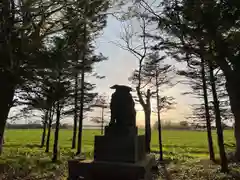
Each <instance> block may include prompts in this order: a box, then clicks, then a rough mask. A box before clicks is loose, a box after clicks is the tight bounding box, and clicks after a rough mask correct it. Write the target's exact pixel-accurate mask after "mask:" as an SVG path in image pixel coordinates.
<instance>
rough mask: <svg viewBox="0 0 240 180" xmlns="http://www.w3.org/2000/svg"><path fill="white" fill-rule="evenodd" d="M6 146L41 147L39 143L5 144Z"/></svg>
mask: <svg viewBox="0 0 240 180" xmlns="http://www.w3.org/2000/svg"><path fill="white" fill-rule="evenodd" d="M4 147H9V148H17V147H18V148H20V147H21V148H41V147H40V145H39V144H7V143H6V144H4Z"/></svg>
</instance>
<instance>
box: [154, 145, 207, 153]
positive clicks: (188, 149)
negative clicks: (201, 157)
mask: <svg viewBox="0 0 240 180" xmlns="http://www.w3.org/2000/svg"><path fill="white" fill-rule="evenodd" d="M152 147H156V148H158V146H157V145H153V146H152ZM164 148H167V149H171V148H179V149H182V150H181V152H187V153H193V154H208V153H209V152H208V150H206V148H205V147H204V146H194V147H191V146H187V145H164ZM166 152H168V151H166ZM169 152H170V151H169Z"/></svg>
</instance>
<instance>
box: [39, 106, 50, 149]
mask: <svg viewBox="0 0 240 180" xmlns="http://www.w3.org/2000/svg"><path fill="white" fill-rule="evenodd" d="M48 113H49V110H47V111H46V113H45V117H44V122H43V132H42V139H41V144H40V147H41V148H42V147H43V146H44V144H45V137H46V128H47V123H48Z"/></svg>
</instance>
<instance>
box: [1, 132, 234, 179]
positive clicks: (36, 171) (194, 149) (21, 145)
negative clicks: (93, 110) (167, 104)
mask: <svg viewBox="0 0 240 180" xmlns="http://www.w3.org/2000/svg"><path fill="white" fill-rule="evenodd" d="M140 133H143V131H140ZM53 134H54V133H52V135H53ZM99 134H100V131H98V130H84V131H83V151H84V152H86V155H87V157H88V158H91V157H92V155H93V154H92V151H93V140H94V136H95V135H99ZM71 136H72V131H71V130H61V131H60V142H59V148H60V151H59V152H60V154H59V156H60V160H59V161H58V162H57V163H51V153H49V154H46V153H45V152H44V150H45V149H44V148H43V149H40V148H39V144H40V139H41V130H7V131H6V134H5V145H4V149H3V155H2V156H1V157H0V165H1V166H0V167H1V175H0V179H29V180H30V179H64V178H66V176H67V160H68V159H71V158H72V157H73V156H74V153H75V150H71ZM224 137H225V144H226V149H227V151H233V150H234V149H233V147H234V136H233V131H225V132H224ZM213 138H214V149H215V152H218V150H217V142H216V134H215V133H214V134H213ZM52 140H53V136H52ZM151 149H152V150H153V151H158V134H157V131H153V132H152V143H151ZM163 150H164V157H165V158H167V159H170V160H175V161H174V162H177V163H174V164H173V163H171V164H169V165H168V167H167V168H168V170H169V172H171V173H170V174H171V175H172V179H181V178H180V176H176V177H174V174H177V173H179V172H180V173H182V172H183V170H184V167H185V169H186V171H187V172H188V173H189V168H190V169H191V168H192V167H191V166H196V167H198V163H199V162H201V163H200V164H199V167H198V170H197V171H196V172H201V168H202V167H203V166H204V164H202V161H203V160H206V159H208V144H207V134H206V132H197V131H175V130H172V131H170V130H166V131H163ZM50 151H52V144H51V149H50ZM201 159H202V160H201ZM197 162H198V163H197ZM179 163H181V166H180V165H178V164H179ZM186 163H187V164H186ZM191 163H192V164H191ZM208 164H209V163H208ZM173 165H174V166H173ZM211 166H214V168H213V169H214V171H218V169H217V168H218V166H216V165H211ZM208 167H209V166H208ZM173 169H174V172H172V171H171V170H173ZM178 169H180V170H179V171H178ZM188 173H186V174H184V175H187V174H188ZM204 173H205V170H204ZM207 173H209V172H207ZM192 174H194V173H193V172H192ZM187 176H188V177H189V176H190V175H187ZM187 176H186V177H187ZM181 177H184V176H183V175H182V176H181ZM186 177H185V178H183V179H187V178H186ZM194 177H198V176H197V175H194ZM199 177H201V175H199ZM219 177H220V176H218V178H219ZM205 178H206V177H205ZM220 178H221V177H220ZM224 178H225V179H226V177H225V176H224ZM190 179H193V178H190ZM198 179H199V178H198ZM200 179H201V178H200ZM207 179H209V178H207ZM210 179H213V178H212V177H211V178H210Z"/></svg>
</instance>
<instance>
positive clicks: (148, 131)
mask: <svg viewBox="0 0 240 180" xmlns="http://www.w3.org/2000/svg"><path fill="white" fill-rule="evenodd" d="M144 114H145V146H146V152H147V153H150V151H151V147H150V145H151V124H150V122H151V111H149V110H147V109H146V110H144Z"/></svg>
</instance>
